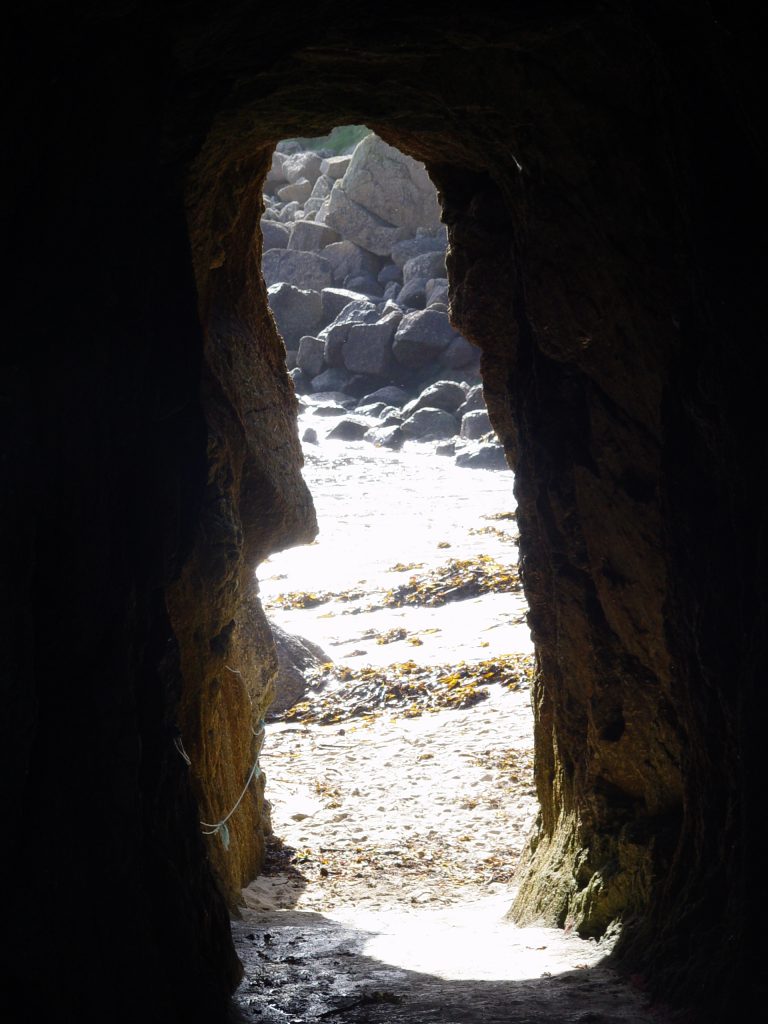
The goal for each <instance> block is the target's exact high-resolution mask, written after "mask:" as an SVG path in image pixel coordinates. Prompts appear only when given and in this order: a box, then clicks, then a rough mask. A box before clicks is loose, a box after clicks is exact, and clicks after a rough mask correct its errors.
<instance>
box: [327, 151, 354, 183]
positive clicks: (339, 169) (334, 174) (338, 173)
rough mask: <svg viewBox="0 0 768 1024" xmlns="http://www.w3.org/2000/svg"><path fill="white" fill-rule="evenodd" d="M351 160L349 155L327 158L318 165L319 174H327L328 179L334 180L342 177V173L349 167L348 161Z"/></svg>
mask: <svg viewBox="0 0 768 1024" xmlns="http://www.w3.org/2000/svg"><path fill="white" fill-rule="evenodd" d="M351 160H352V156H351V154H350V155H349V156H329V157H326V159H325V160H323V162H322V163H321V164H320V173H321V174H327V175H328V177H329V178H333V179H334V180H336V179H338V178H343V177H344V172H345V171H346V169H347V168H348V167H349V164H350V161H351Z"/></svg>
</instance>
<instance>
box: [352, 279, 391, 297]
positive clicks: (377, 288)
mask: <svg viewBox="0 0 768 1024" xmlns="http://www.w3.org/2000/svg"><path fill="white" fill-rule="evenodd" d="M344 287H345V288H349V289H350V290H352V291H356V292H362V293H363V294H364V295H370V296H372V297H373V298H378V297H381V295H382V293H383V291H384V289H383V288H382V286H381V285H380V284H379V282H378V281H377V280H376V278H375V277H373V276H372V275H371V274H354V275H351V276H350V277H348V278H346V280H345V281H344Z"/></svg>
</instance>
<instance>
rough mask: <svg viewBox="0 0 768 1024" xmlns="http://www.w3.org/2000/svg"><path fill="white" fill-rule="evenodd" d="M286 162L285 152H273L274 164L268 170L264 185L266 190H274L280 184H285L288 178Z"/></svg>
mask: <svg viewBox="0 0 768 1024" xmlns="http://www.w3.org/2000/svg"><path fill="white" fill-rule="evenodd" d="M284 163H285V154H284V153H278V152H277V151H275V152H274V153H273V154H272V164H271V166H270V168H269V171H268V172H267V177H266V179H265V181H264V187H265V189H266V190H271V191H274V189H275V188H276V187H277V186H279V185H284V184H285V183H286V182H287V181H288V179H287V178H286V176H285V171H284V169H283V164H284Z"/></svg>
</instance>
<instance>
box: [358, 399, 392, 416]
mask: <svg viewBox="0 0 768 1024" xmlns="http://www.w3.org/2000/svg"><path fill="white" fill-rule="evenodd" d="M387 408H390V407H389V406H388V405H387V404H386V402H368V403H367V404H364V405H360V404H358V405H356V406H355V413H356V414H357V415H359V416H378V415H379V414H380V413H381V412H382V411H383V410H384V409H387Z"/></svg>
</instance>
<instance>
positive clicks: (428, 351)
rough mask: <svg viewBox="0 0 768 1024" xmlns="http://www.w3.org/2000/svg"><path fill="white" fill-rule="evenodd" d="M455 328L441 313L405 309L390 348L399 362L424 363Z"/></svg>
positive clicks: (414, 365)
mask: <svg viewBox="0 0 768 1024" xmlns="http://www.w3.org/2000/svg"><path fill="white" fill-rule="evenodd" d="M455 338H456V332H455V331H454V330H453V328H452V327H451V325H450V323H449V322H448V317H447V316H446V314H445V313H439V312H438V311H437V310H432V309H425V310H423V311H421V310H419V311H416V312H413V313H406V315H405V316H404V317H403V319H402V321H401V323H400V326H399V327H398V329H397V332H396V334H395V340H394V342H393V345H392V352H393V355H394V356H395V359H397V361H398V362H399V363H401V364H402V365H403V366H407V367H411V368H413V369H418V368H419V367H422V366H426V365H427V363H429V362H430V361H431V360H432V359H434V358H435V357H436V356H437V355H438V354H439V353H440V352H443V351H444V350H445V349H446V348H447V347H448V346H449V345H450V344H451V342H452V341H454V339H455Z"/></svg>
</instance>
